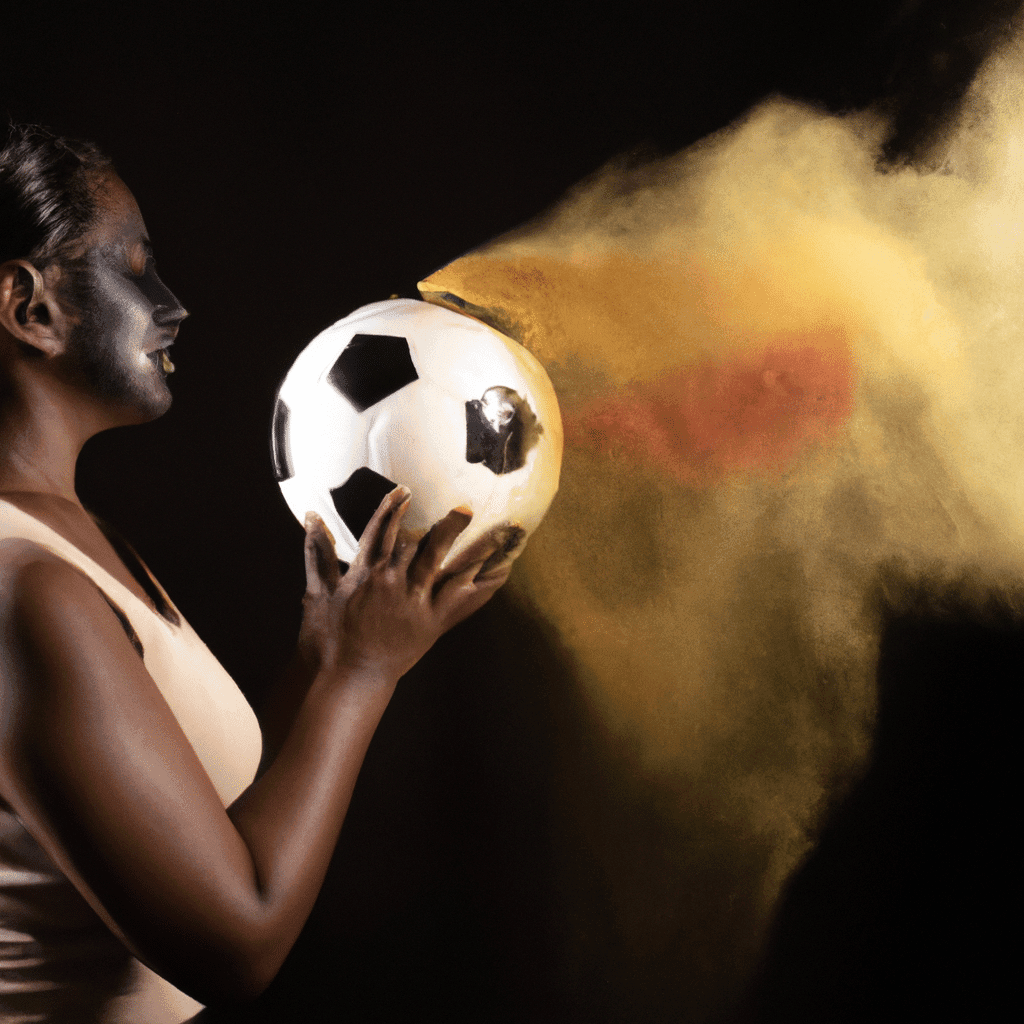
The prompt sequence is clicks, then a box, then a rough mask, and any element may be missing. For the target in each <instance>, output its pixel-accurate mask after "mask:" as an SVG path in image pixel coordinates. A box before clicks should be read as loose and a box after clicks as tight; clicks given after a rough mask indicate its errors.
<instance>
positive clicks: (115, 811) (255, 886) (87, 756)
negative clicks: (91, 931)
mask: <svg viewBox="0 0 1024 1024" xmlns="http://www.w3.org/2000/svg"><path fill="white" fill-rule="evenodd" d="M0 628H2V630H3V633H2V644H0V659H2V660H0V793H2V795H3V796H4V798H5V799H6V800H7V801H8V803H9V804H10V805H11V806H12V807H13V808H14V810H15V811H16V812H17V813H18V815H19V816H20V817H21V819H22V820H23V821H24V822H25V824H26V826H27V827H28V828H29V830H30V831H31V832H32V834H33V835H34V836H35V838H36V840H37V841H38V842H39V843H40V845H42V846H43V848H44V849H45V850H46V851H47V853H48V854H49V855H50V856H51V857H52V859H53V860H54V862H55V863H56V864H57V865H58V866H59V867H60V868H61V870H62V871H64V873H65V874H66V875H67V876H68V878H69V879H70V880H71V881H72V882H73V883H74V884H75V886H76V887H77V888H79V889H80V891H81V892H82V894H83V895H84V896H85V897H86V899H87V900H89V902H90V903H91V904H92V905H93V907H94V908H95V909H96V910H97V912H98V913H99V914H100V915H101V916H102V917H103V918H104V919H105V920H106V921H107V922H108V924H109V925H110V926H111V927H112V928H113V929H114V930H115V931H116V932H117V933H118V934H120V935H121V936H122V938H123V939H124V940H125V942H126V944H127V945H128V946H129V948H131V949H132V951H133V952H134V953H136V955H137V956H139V957H140V958H141V959H143V960H145V961H146V962H147V963H149V964H150V966H152V967H153V968H154V969H155V970H157V971H158V972H159V973H161V974H163V975H165V976H166V977H167V978H168V979H169V980H170V981H172V982H174V983H175V984H178V985H179V987H182V988H185V989H187V990H188V991H189V992H190V993H191V994H193V995H195V996H196V997H197V998H199V999H206V1000H208V999H210V998H212V997H215V996H218V995H224V994H245V993H246V992H248V991H249V990H250V989H251V988H252V986H253V982H252V981H251V980H250V978H249V977H248V975H247V970H248V966H247V965H248V963H249V962H250V961H252V960H254V959H255V960H258V959H259V957H258V952H259V945H260V943H261V942H263V941H265V937H262V936H261V928H260V921H261V918H260V896H259V892H260V888H259V879H257V878H256V877H255V870H254V867H253V861H252V858H251V856H250V854H249V851H248V849H247V847H246V845H245V843H244V842H243V840H242V838H241V836H240V835H239V834H238V832H237V831H236V829H235V827H234V825H233V824H232V822H231V820H230V819H229V817H228V815H227V814H226V813H225V810H224V808H223V807H222V806H221V803H220V800H219V798H218V796H217V794H216V792H215V790H214V788H213V784H212V783H211V782H210V780H209V778H208V777H207V775H206V773H205V771H204V770H203V768H202V765H201V764H200V762H199V760H198V758H197V757H196V755H195V752H194V751H193V750H192V747H191V746H190V745H189V743H188V740H187V739H186V737H185V735H184V734H183V733H182V731H181V729H180V727H179V726H178V723H177V721H176V719H175V718H174V715H173V714H172V712H171V710H170V708H169V707H168V706H167V704H166V702H165V701H164V699H163V697H162V696H161V694H160V691H159V690H158V688H157V686H156V684H155V683H154V681H153V679H152V678H151V676H150V675H149V673H148V672H147V671H146V669H145V666H144V664H143V662H142V659H141V658H140V657H139V656H138V654H137V652H136V650H135V649H134V648H133V647H132V645H131V643H130V641H129V639H128V637H127V635H126V634H125V632H124V630H123V629H122V627H121V625H120V623H119V622H118V621H117V618H116V617H115V616H114V614H113V613H112V611H111V609H110V608H109V606H108V605H107V603H106V602H105V600H104V598H103V596H102V595H101V594H100V592H99V591H98V590H97V589H96V588H95V586H94V585H93V584H92V583H91V581H90V580H88V579H87V578H86V577H84V576H83V575H82V574H81V573H79V572H78V571H77V570H75V569H73V568H71V567H70V566H68V565H67V564H66V563H63V562H61V561H59V560H57V559H53V560H49V559H45V558H41V559H37V560H35V561H32V562H31V563H29V564H27V565H24V566H21V567H20V568H18V569H17V570H16V571H14V572H13V573H10V574H8V577H7V579H6V585H5V586H4V587H3V598H2V601H0ZM224 982H226V985H225V984H224Z"/></svg>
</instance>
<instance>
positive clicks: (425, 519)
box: [271, 299, 562, 562]
mask: <svg viewBox="0 0 1024 1024" xmlns="http://www.w3.org/2000/svg"><path fill="white" fill-rule="evenodd" d="M271 435H272V437H271V448H272V455H273V460H274V472H275V476H276V478H277V481H278V484H279V485H280V488H281V493H282V495H283V496H284V499H285V501H286V502H287V503H288V507H289V508H290V509H291V510H292V513H293V514H294V515H295V516H296V518H297V519H298V520H299V521H300V522H302V521H303V520H304V519H305V517H306V513H307V512H316V513H317V514H319V515H320V516H321V518H322V519H323V520H324V522H325V523H326V524H327V526H328V527H329V528H330V530H331V532H332V533H333V534H334V538H335V549H336V551H337V555H338V558H339V559H341V561H343V562H351V561H352V559H353V558H354V557H355V554H356V549H357V547H358V544H359V538H360V536H361V534H362V533H363V530H364V529H365V528H366V525H367V523H369V521H370V518H371V517H372V515H373V513H374V511H375V510H376V508H377V506H378V505H379V504H380V501H381V499H382V498H383V497H384V495H385V494H387V493H388V492H389V491H391V490H393V489H394V488H395V487H396V486H397V485H398V484H405V486H407V487H408V488H409V489H410V491H411V492H412V500H411V502H410V505H409V510H408V512H407V514H406V517H405V525H406V526H407V527H410V528H413V529H416V528H424V529H426V528H429V527H430V526H432V525H433V524H434V523H435V522H437V521H438V520H439V519H441V518H443V517H444V516H445V515H446V514H447V513H448V512H449V511H450V510H451V509H453V508H457V507H459V506H468V507H469V508H470V509H471V510H472V512H473V519H472V521H471V523H470V525H469V526H468V527H467V528H466V529H465V530H464V531H463V533H462V534H461V535H460V536H459V538H458V540H457V541H456V543H455V545H454V546H453V547H452V549H451V551H450V552H449V555H448V558H447V559H446V561H451V560H452V559H453V558H455V557H456V556H457V555H458V553H459V552H460V551H461V550H463V549H464V548H466V547H467V546H468V545H470V544H472V543H473V541H474V540H476V539H477V538H479V537H481V536H482V535H483V534H485V533H487V532H488V531H489V530H491V529H493V528H495V527H498V526H504V525H512V526H518V527H520V528H521V529H522V530H524V531H525V532H526V533H527V534H529V533H530V532H531V531H532V530H534V529H535V528H536V527H537V525H538V524H539V523H540V521H541V519H542V518H543V517H544V514H545V512H547V510H548V506H549V505H550V504H551V501H552V499H553V498H554V496H555V491H556V490H557V489H558V473H559V469H560V466H561V460H562V421H561V417H560V415H559V411H558V400H557V399H556V398H555V392H554V389H553V388H552V387H551V382H550V381H549V380H548V377H547V374H546V373H545V372H544V369H543V368H542V367H541V365H540V363H538V362H537V360H536V359H535V358H534V357H533V356H532V355H531V354H530V353H529V352H528V351H527V350H526V349H524V348H523V347H522V346H521V345H519V344H517V343H516V342H514V341H512V340H511V339H510V338H506V337H504V336H503V335H501V334H499V333H498V332H497V331H494V330H492V329H491V328H490V327H487V326H486V325H485V324H483V323H481V322H480V321H478V320H474V319H473V318H471V317H468V316H464V315H462V314H461V313H456V312H454V311H453V310H450V309H445V308H442V307H440V306H435V305H432V304H430V303H428V302H421V301H419V300H416V299H391V300H389V301H387V302H375V303H373V304H371V305H369V306H363V307H362V308H361V309H357V310H356V311H355V312H354V313H352V314H351V315H350V316H347V317H345V319H343V320H339V321H338V323H336V324H334V325H333V326H332V327H328V328H327V329H326V330H325V331H323V332H322V333H321V334H319V335H317V337H315V338H314V339H313V340H312V341H311V342H310V343H309V345H307V346H306V348H305V349H304V350H303V351H302V352H301V353H300V354H299V356H298V358H297V359H296V360H295V362H294V364H293V365H292V368H291V369H290V370H289V371H288V374H287V376H286V377H285V379H284V382H283V383H282V384H281V387H280V389H279V391H278V395H277V402H276V405H275V407H274V417H273V427H272V431H271Z"/></svg>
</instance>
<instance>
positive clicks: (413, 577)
mask: <svg viewBox="0 0 1024 1024" xmlns="http://www.w3.org/2000/svg"><path fill="white" fill-rule="evenodd" d="M472 518H473V513H472V512H470V511H469V510H468V509H462V508H454V509H452V510H451V512H449V513H448V515H446V516H445V517H444V519H442V520H440V521H439V522H436V523H435V524H434V525H433V526H432V527H431V528H430V532H429V533H428V534H427V535H426V536H425V537H424V538H423V540H421V541H420V544H419V550H418V551H417V552H416V555H415V557H414V558H413V561H412V564H411V565H410V566H409V582H410V583H411V584H412V586H413V587H415V588H420V589H422V588H426V587H430V586H433V583H434V579H435V577H436V576H437V573H438V570H439V569H440V568H441V563H442V562H443V561H444V560H445V556H446V555H447V554H448V552H449V551H450V550H451V547H452V545H453V544H454V543H455V539H456V537H458V535H459V534H460V533H462V531H463V530H464V529H465V528H466V527H467V526H469V523H470V520H471V519H472Z"/></svg>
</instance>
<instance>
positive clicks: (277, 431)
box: [270, 398, 295, 483]
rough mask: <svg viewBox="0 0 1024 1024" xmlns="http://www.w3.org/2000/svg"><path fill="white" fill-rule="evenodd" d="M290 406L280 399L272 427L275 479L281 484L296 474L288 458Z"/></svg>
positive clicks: (271, 440)
mask: <svg viewBox="0 0 1024 1024" xmlns="http://www.w3.org/2000/svg"><path fill="white" fill-rule="evenodd" d="M287 438H288V406H287V405H285V404H284V402H282V401H281V399H280V398H279V399H278V400H277V403H276V404H275V405H274V419H273V422H272V424H271V427H270V457H271V458H272V459H273V460H274V479H275V480H276V481H277V482H278V483H280V482H281V481H282V480H289V479H290V478H291V477H292V476H294V474H295V470H294V469H293V468H292V462H291V459H289V458H288V440H287Z"/></svg>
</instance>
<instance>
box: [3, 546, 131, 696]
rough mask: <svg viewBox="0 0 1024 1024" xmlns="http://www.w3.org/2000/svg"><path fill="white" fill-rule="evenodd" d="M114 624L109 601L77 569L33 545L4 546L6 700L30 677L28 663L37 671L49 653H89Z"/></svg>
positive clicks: (4, 689) (90, 580)
mask: <svg viewBox="0 0 1024 1024" xmlns="http://www.w3.org/2000/svg"><path fill="white" fill-rule="evenodd" d="M111 619H112V613H111V608H110V605H109V601H108V600H107V599H106V597H105V595H104V594H103V592H102V591H101V590H100V589H99V587H98V586H97V585H96V583H95V582H94V581H93V580H92V579H90V578H89V577H88V576H87V575H86V574H85V573H84V572H83V571H82V570H81V569H79V568H78V567H77V566H74V565H72V564H71V563H69V562H67V561H65V560H64V559H63V558H61V557H59V556H58V555H57V554H55V553H54V552H52V551H49V550H48V549H47V548H45V547H43V546H42V545H40V544H36V543H34V542H33V541H31V540H27V539H23V538H13V539H7V540H0V644H2V647H3V650H2V651H0V655H2V657H0V692H2V694H3V695H6V696H8V697H9V696H11V693H10V688H11V687H12V686H17V681H18V680H19V679H22V678H24V677H25V676H26V673H25V672H23V671H20V670H19V666H24V665H25V663H26V661H28V662H31V663H33V664H34V666H35V667H36V668H37V669H38V667H39V665H38V663H39V662H40V660H41V659H42V660H43V661H45V660H47V659H46V657H45V654H44V652H45V651H47V650H49V651H53V652H55V653H57V652H62V651H63V652H65V653H70V652H74V651H82V650H86V649H88V648H90V647H91V646H92V645H93V644H95V643H96V641H97V640H98V639H99V638H100V637H103V636H105V635H106V634H108V633H109V632H110V631H111ZM115 622H116V620H115ZM30 674H31V675H33V676H38V675H39V672H38V671H34V672H32V673H30Z"/></svg>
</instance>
